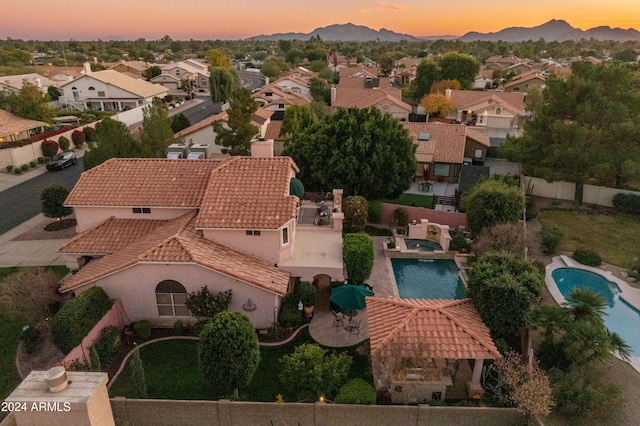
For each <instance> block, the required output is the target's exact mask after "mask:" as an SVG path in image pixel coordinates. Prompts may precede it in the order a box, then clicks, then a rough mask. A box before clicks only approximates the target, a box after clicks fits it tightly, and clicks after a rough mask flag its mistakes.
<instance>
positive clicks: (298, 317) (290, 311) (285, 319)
mask: <svg viewBox="0 0 640 426" xmlns="http://www.w3.org/2000/svg"><path fill="white" fill-rule="evenodd" d="M299 300H300V298H299V297H298V295H297V294H295V293H289V294H287V295H286V296H284V298H283V299H282V304H281V305H280V315H279V316H278V321H279V322H280V325H281V326H282V327H291V328H298V327H300V325H302V314H301V313H300V311H299V310H298V301H299Z"/></svg>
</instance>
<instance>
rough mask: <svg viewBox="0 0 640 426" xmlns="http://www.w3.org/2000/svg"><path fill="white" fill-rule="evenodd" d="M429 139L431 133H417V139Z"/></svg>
mask: <svg viewBox="0 0 640 426" xmlns="http://www.w3.org/2000/svg"><path fill="white" fill-rule="evenodd" d="M429 139H431V133H420V134H419V135H418V140H419V141H428V140H429Z"/></svg>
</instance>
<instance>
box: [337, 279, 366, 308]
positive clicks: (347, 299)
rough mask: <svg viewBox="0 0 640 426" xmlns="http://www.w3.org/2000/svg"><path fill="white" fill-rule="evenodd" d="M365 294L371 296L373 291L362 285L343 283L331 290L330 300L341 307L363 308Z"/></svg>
mask: <svg viewBox="0 0 640 426" xmlns="http://www.w3.org/2000/svg"><path fill="white" fill-rule="evenodd" d="M367 296H373V292H371V291H369V290H367V289H366V288H365V287H364V286H362V285H350V284H345V285H341V286H340V287H336V288H334V289H333V290H331V301H332V302H333V303H335V304H336V305H338V306H340V307H341V308H342V309H363V308H364V307H365V306H366V304H365V303H364V298H365V297H367Z"/></svg>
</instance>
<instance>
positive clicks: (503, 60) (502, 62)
mask: <svg viewBox="0 0 640 426" xmlns="http://www.w3.org/2000/svg"><path fill="white" fill-rule="evenodd" d="M518 62H520V59H518V58H516V57H515V56H507V57H502V56H490V57H488V58H487V60H486V61H484V64H485V68H487V69H494V70H495V69H505V68H508V67H510V66H512V65H515V64H517V63H518Z"/></svg>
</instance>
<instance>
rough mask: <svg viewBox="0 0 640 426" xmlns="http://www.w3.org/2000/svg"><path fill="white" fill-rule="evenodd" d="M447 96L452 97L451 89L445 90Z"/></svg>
mask: <svg viewBox="0 0 640 426" xmlns="http://www.w3.org/2000/svg"><path fill="white" fill-rule="evenodd" d="M444 94H445V96H446V97H447V99H451V89H447V90H445V91H444Z"/></svg>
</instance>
